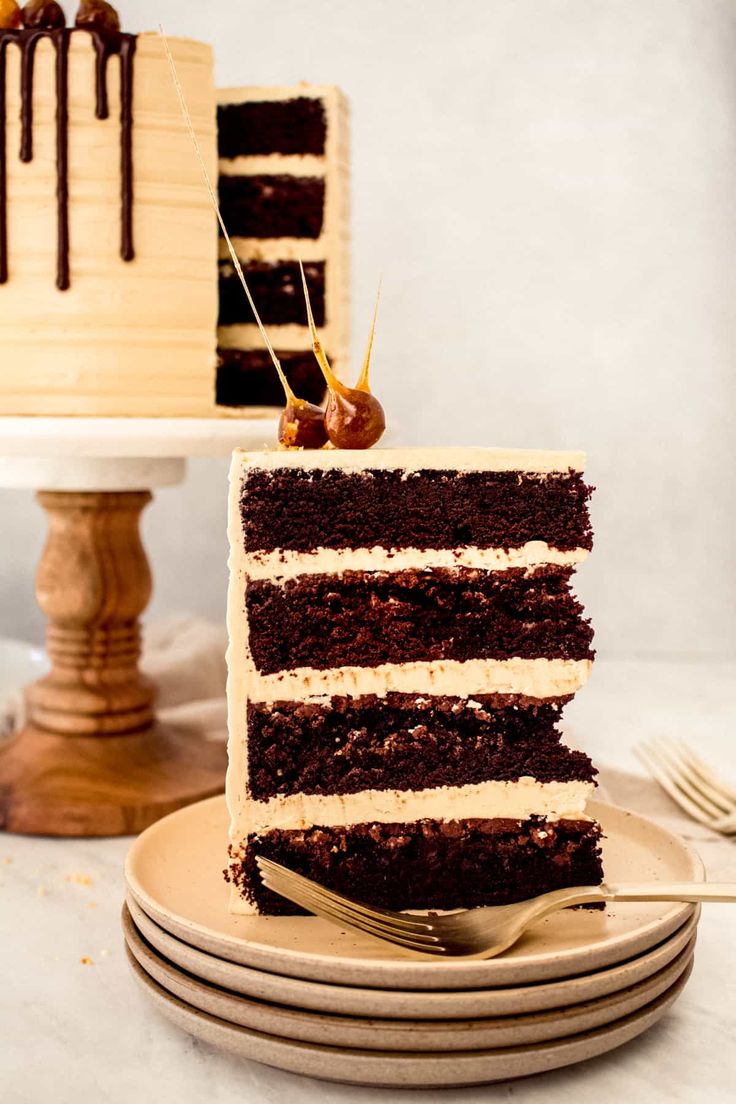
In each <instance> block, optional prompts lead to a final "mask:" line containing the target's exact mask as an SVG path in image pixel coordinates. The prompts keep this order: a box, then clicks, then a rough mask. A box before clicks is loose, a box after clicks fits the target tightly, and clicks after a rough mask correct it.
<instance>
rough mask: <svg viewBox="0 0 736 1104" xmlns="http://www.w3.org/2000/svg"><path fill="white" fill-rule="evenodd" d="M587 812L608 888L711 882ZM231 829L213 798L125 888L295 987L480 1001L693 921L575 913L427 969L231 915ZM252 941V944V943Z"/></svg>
mask: <svg viewBox="0 0 736 1104" xmlns="http://www.w3.org/2000/svg"><path fill="white" fill-rule="evenodd" d="M589 809H590V812H591V814H592V815H594V816H595V817H596V819H598V820H599V821H600V822H601V824H602V827H603V831H604V835H605V837H606V838H605V839H604V840H603V859H604V868H605V869H606V870H607V876H608V877H609V878H610V880H612V881H616V880H619V881H621V880H626V879H627V878H628V879H630V880H633V881H646V880H650V879H651V880H663V879H664V880H672V881H696V880H697V881H700V880H702V879H703V877H704V870H703V864H702V863H701V861H700V859H699V858H698V857H697V856H696V855H695V853H694V852H693V851H692V850H691V849H690V848H689V847H688V846H687V844H686V843H685V842H684V840H681V839H680V838H679V837H677V836H674V835H673V834H672V833H671V832H669V831H667V829H665V828H663V827H662V826H660V825H658V824H655V823H654V822H653V821H650V820H648V819H647V818H646V817H643V816H641V815H639V814H637V813H631V812H628V811H627V810H625V809H621V808H619V807H618V806H615V805H608V804H606V803H604V802H592V803H591V804H590V806H589ZM226 825H227V810H226V806H225V802H224V798H223V797H215V798H208V799H206V800H204V801H200V802H197V803H196V804H193V805H189V806H187V807H185V808H183V809H179V810H177V812H175V813H171V814H169V816H167V817H163V818H162V819H161V820H158V821H156V823H155V824H153V825H151V827H150V828H147V829H146V831H145V832H143V833H142V834H141V835H140V836H139V837H138V838H137V839H136V840H135V841H134V843H133V845H132V846H131V848H130V851H129V852H128V856H127V859H126V863H125V878H126V882H127V885H128V888H129V890H130V892H131V893H132V895H133V897H134V899H135V900H136V901H137V903H138V904H139V905H140V906H141V908H142V909H143V910H144V912H146V913H147V914H148V915H149V916H150V917H151V918H152V919H153V920H155V921H156V923H157V924H159V925H160V926H161V927H163V928H165V929H166V930H167V931H169V932H171V933H172V934H173V935H175V936H177V937H178V938H179V939H182V940H183V941H184V942H186V943H189V944H190V945H192V946H195V947H198V948H199V949H201V950H204V951H207V952H209V953H210V954H215V955H217V956H218V957H220V958H225V959H228V960H229V961H233V962H239V963H241V964H242V965H248V966H255V967H258V968H261V969H264V970H268V971H270V972H272V973H280V974H286V975H288V976H290V977H302V978H310V979H313V980H318V981H324V980H327V981H330V982H334V983H340V984H347V985H359V986H361V985H367V986H371V987H373V988H388V989H391V988H396V987H398V988H402V989H473V988H490V987H492V986H504V985H512V984H522V983H525V982H538V981H546V980H550V979H552V978H559V977H566V976H573V975H576V974H581V973H588V972H590V971H591V970H594V969H601V968H602V967H604V966H610V965H611V964H613V963H615V962H621V961H623V960H624V959H626V958H631V957H633V956H634V955H636V954H640V953H641V952H642V951H645V950H648V949H649V948H650V947H652V946H654V944H656V943H659V942H661V941H662V940H663V939H665V938H666V937H667V936H668V935H670V934H671V933H672V932H673V931H675V930H676V929H677V928H679V927H681V926H682V924H683V923H684V922H685V920H686V919H687V918H688V917H689V916H691V915H692V913H693V911H694V906H693V905H690V904H683V903H679V902H676V903H661V902H660V903H650V902H647V903H640V902H636V903H621V904H617V905H614V906H609V908H608V909H607V910H606V912H605V913H601V912H590V911H587V910H576V911H572V912H571V911H570V910H567V912H565V913H556V914H555V915H553V916H551V917H548V918H547V919H545V920H543V921H542V922H541V923H540V924H538V925H536V926H535V928H534V929H532V930H531V931H530V932H529V933H528V934H526V935H525V936H524V937H523V938H522V939H521V940H520V941H519V942H518V943H517V944H516V945H515V946H514V947H512V948H511V949H510V950H509V951H507V952H505V953H504V954H503V955H500V956H498V957H497V958H494V959H490V960H487V961H480V962H479V961H476V960H471V961H467V960H458V959H420V958H418V957H415V956H412V955H411V954H410V953H409V952H404V951H403V950H402V949H401V948H394V947H389V946H388V945H387V944H380V943H378V942H377V941H376V940H374V939H372V938H371V937H369V936H361V935H355V934H352V933H347V932H341V931H340V930H339V929H338V928H336V927H335V926H333V925H331V924H329V923H327V922H326V921H323V920H318V919H317V918H315V917H263V916H255V917H254V916H246V917H244V916H234V915H233V914H231V913H229V912H228V909H227V900H228V888H227V886H226V885H225V882H224V880H223V879H222V874H221V871H222V865H223V856H224V848H225V846H226V840H225V830H226ZM164 898H168V899H169V902H170V903H169V904H167V903H166V900H164ZM172 901H173V902H174V903H173V904H172V903H171V902H172ZM203 918H204V919H203ZM216 925H219V930H217V927H216ZM246 932H249V933H250V937H245V938H244V934H245V933H246ZM254 932H255V933H256V934H257V938H256V937H254V935H253V933H254ZM240 933H243V934H240ZM269 937H271V939H272V942H271V943H270V944H269V942H268V939H269ZM277 939H278V940H280V944H279V943H277V942H276V940H277Z"/></svg>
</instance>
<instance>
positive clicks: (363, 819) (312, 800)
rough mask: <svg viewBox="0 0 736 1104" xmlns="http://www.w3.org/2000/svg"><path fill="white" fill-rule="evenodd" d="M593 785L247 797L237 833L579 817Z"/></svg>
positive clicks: (526, 783)
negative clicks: (320, 827)
mask: <svg viewBox="0 0 736 1104" xmlns="http://www.w3.org/2000/svg"><path fill="white" fill-rule="evenodd" d="M594 789H595V786H594V784H593V783H592V782H537V781H536V779H534V778H531V777H523V778H520V779H519V780H518V781H517V782H480V783H477V784H473V785H468V786H439V787H435V788H434V789H429V790H361V791H360V792H359V793H352V794H327V795H326V794H290V795H289V796H288V797H274V798H271V799H270V800H269V801H249V802H248V803H247V805H246V815H245V818H244V821H243V823H242V825H241V826H240V827H241V828H242V830H243V838H244V837H245V836H246V835H249V834H250V833H251V832H258V833H260V832H266V831H268V830H269V829H270V828H282V829H297V830H298V829H301V828H310V827H312V826H314V825H317V826H324V827H331V828H333V827H334V828H342V827H347V826H349V825H351V824H367V823H373V822H378V823H380V824H403V823H405V822H410V821H415V820H424V819H431V820H475V819H483V820H485V819H488V820H496V819H508V820H528V819H529V818H530V817H532V816H541V817H544V818H545V819H547V820H552V821H555V820H579V819H588V818H587V817H586V816H585V804H586V802H587V801H588V800H589V799H590V798H591V796H592V794H593V791H594Z"/></svg>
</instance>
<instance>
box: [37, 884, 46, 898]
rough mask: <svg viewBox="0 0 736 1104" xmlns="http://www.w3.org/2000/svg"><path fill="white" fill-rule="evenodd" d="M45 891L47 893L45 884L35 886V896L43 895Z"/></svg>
mask: <svg viewBox="0 0 736 1104" xmlns="http://www.w3.org/2000/svg"><path fill="white" fill-rule="evenodd" d="M47 893H48V890H47V888H46V886H45V885H40V886H36V896H37V897H45V896H46V894H47Z"/></svg>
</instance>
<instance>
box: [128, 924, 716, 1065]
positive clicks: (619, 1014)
mask: <svg viewBox="0 0 736 1104" xmlns="http://www.w3.org/2000/svg"><path fill="white" fill-rule="evenodd" d="M123 932H124V939H125V945H126V949H127V951H128V952H129V953H130V954H132V955H133V957H134V958H135V960H136V962H137V963H138V965H139V966H140V967H141V968H142V969H143V970H144V971H145V972H146V973H147V974H148V975H149V977H152V978H153V980H154V981H156V982H157V983H158V984H159V985H160V986H161V987H162V988H163V989H165V990H166V991H167V992H168V993H171V994H172V995H173V996H175V997H177V998H178V999H179V1000H182V1001H184V1002H185V1003H186V1004H189V1005H190V1006H191V1007H192V1008H195V1009H197V1010H198V1011H200V1012H205V1013H207V1014H208V1015H211V1016H215V1017H217V1018H218V1019H221V1020H225V1021H226V1022H227V1023H233V1024H237V1025H239V1026H240V1027H245V1028H249V1029H250V1030H254V1031H262V1032H265V1033H266V1034H269V1035H276V1036H279V1037H280V1038H286V1039H295V1040H299V1041H301V1042H306V1043H316V1044H321V1043H324V1041H325V1040H326V1039H329V1040H330V1044H331V1045H332V1046H339V1047H353V1048H358V1049H364V1050H408V1051H412V1052H414V1051H420V1052H421V1051H450V1050H453V1051H463V1050H481V1049H498V1048H499V1047H509V1046H521V1045H526V1044H529V1043H541V1042H546V1041H548V1040H551V1039H561V1038H567V1037H569V1036H571V1035H579V1034H581V1033H582V1032H585V1031H591V1030H593V1029H594V1028H597V1027H602V1026H603V1025H604V1024H607V1023H612V1022H613V1021H615V1020H620V1019H622V1018H623V1017H624V1016H627V1015H629V1014H630V1013H632V1012H637V1011H638V1010H639V1009H640V1008H643V1007H644V1005H646V1004H650V1003H651V1002H652V1001H653V1000H656V999H657V997H659V996H661V995H662V994H663V993H664V992H666V991H667V989H669V988H670V987H671V986H672V985H673V984H674V983H675V982H676V981H677V979H678V978H679V977H680V975H681V974H682V973H683V972H684V970H685V969H686V968H687V967H688V965H689V964H690V962H691V961H692V958H693V951H694V946H695V939H696V937H695V936H693V937H692V938H691V940H690V942H689V943H688V944H687V945H686V947H684V948H683V950H682V951H681V952H680V953H679V954H678V955H677V956H676V957H675V958H674V959H673V961H672V962H670V963H669V964H668V965H667V966H665V967H664V968H663V969H661V970H658V971H657V972H656V973H654V974H652V975H651V976H650V977H648V978H644V979H643V980H642V981H640V982H637V983H636V984H635V985H630V986H626V987H624V988H622V989H620V990H618V991H617V992H615V993H611V994H609V995H608V996H605V997H598V998H596V999H593V1000H589V1001H583V1002H582V1003H580V1004H575V1005H571V1006H569V1007H567V1008H562V1009H560V1008H558V1009H552V1010H549V1011H546V1012H541V1011H540V1012H530V1013H525V1014H522V1015H516V1016H495V1017H494V1016H491V1017H483V1018H473V1019H464V1020H449V1021H448V1020H435V1021H433V1022H432V1021H430V1022H427V1021H426V1020H408V1019H407V1020H392V1019H387V1018H385V1017H376V1018H373V1017H371V1018H365V1017H358V1016H335V1015H331V1014H329V1013H325V1012H305V1011H304V1010H302V1009H295V1008H289V1007H285V1006H283V1005H277V1004H272V1003H269V1002H264V1001H258V1000H253V999H252V998H247V997H243V996H242V995H240V994H238V993H233V992H231V991H229V990H227V989H222V988H220V987H218V986H215V985H210V984H208V983H207V982H204V981H202V980H201V979H199V978H196V977H192V976H191V975H190V974H187V973H185V972H184V971H182V970H180V969H178V967H176V966H174V965H173V964H172V963H171V962H168V961H167V960H166V959H165V958H163V957H162V956H161V955H159V954H157V953H156V951H154V950H153V949H152V948H151V947H150V946H149V945H148V944H147V943H146V942H145V941H144V939H143V938H142V937H141V935H140V934H139V932H138V931H137V929H136V927H135V925H134V923H133V921H132V919H131V918H130V916H127V917H126V915H125V913H124V914H123Z"/></svg>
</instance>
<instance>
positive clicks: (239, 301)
mask: <svg viewBox="0 0 736 1104" xmlns="http://www.w3.org/2000/svg"><path fill="white" fill-rule="evenodd" d="M243 271H244V273H245V278H246V280H247V281H248V287H249V288H250V290H251V294H252V295H253V298H254V300H255V302H256V306H257V307H258V312H259V314H260V316H261V321H262V322H263V323H264V325H266V326H284V325H289V324H292V325H294V324H295V325H298V326H304V325H306V315H305V311H304V295H303V292H302V282H301V275H300V272H299V265H298V263H297V262H296V261H277V262H274V263H272V264H269V263H268V262H265V261H252V262H250V264H245V263H244V264H243ZM304 275H305V276H306V278H307V285H308V287H309V298H310V301H311V304H312V313H313V314H314V320H315V322H316V324H317V325H318V326H324V324H325V265H324V261H309V262H306V263H305V265H304ZM253 321H254V320H253V312H252V311H251V309H250V305H249V303H248V300H247V299H246V297H245V295H244V294H243V288H242V285H241V283H240V280H239V278H238V275H237V273H236V272H235V270H234V269H233V266H232V265H231V264H230V262H229V261H221V262H220V317H219V320H218V325H220V326H232V325H243V324H248V323H253ZM308 344H309V342H308V341H305V345H308Z"/></svg>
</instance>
